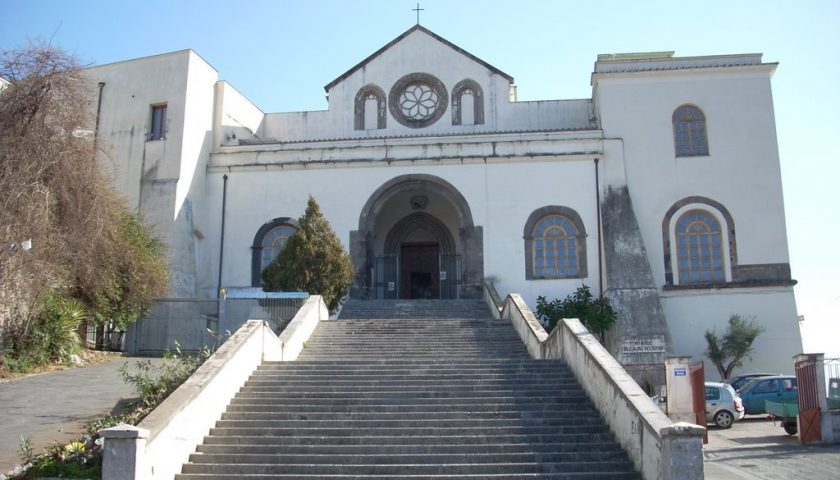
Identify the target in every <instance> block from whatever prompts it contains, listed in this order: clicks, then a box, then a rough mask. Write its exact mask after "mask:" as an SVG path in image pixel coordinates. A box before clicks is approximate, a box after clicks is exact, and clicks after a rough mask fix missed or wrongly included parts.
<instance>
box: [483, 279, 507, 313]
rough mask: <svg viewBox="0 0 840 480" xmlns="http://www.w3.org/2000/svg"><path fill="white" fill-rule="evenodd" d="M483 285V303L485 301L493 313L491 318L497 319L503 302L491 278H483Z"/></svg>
mask: <svg viewBox="0 0 840 480" xmlns="http://www.w3.org/2000/svg"><path fill="white" fill-rule="evenodd" d="M483 285H484V289H483V291H484V297H483V298H484V303H486V304H487V308H489V309H490V313H491V314H492V315H493V319H494V320H498V319H500V318H501V315H502V307H503V306H504V302H502V297H500V296H499V292H497V291H496V285H495V284H494V282H493V280H492V279H489V278H485V279H484V282H483Z"/></svg>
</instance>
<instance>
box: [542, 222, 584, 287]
mask: <svg viewBox="0 0 840 480" xmlns="http://www.w3.org/2000/svg"><path fill="white" fill-rule="evenodd" d="M532 236H533V242H534V247H533V259H534V264H533V265H534V277H536V278H568V277H577V276H578V229H577V227H575V224H574V222H572V221H571V220H569V219H568V218H566V217H564V216H562V215H546V216H545V217H542V218H541V219H540V220H539V221H538V222H537V224H536V225H535V226H534V230H533V234H532Z"/></svg>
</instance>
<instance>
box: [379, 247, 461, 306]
mask: <svg viewBox="0 0 840 480" xmlns="http://www.w3.org/2000/svg"><path fill="white" fill-rule="evenodd" d="M438 269H439V272H440V280H439V281H440V298H461V286H462V285H463V284H464V272H462V271H461V256H460V255H454V254H449V253H441V254H440V256H439V258H438ZM373 290H374V298H377V299H398V298H400V255H399V254H387V255H382V256H380V257H376V258H375V259H374V269H373Z"/></svg>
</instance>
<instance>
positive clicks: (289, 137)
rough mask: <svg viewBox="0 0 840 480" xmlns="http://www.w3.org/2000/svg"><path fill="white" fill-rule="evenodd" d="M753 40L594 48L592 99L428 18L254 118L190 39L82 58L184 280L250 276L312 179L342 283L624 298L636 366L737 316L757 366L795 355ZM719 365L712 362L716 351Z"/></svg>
mask: <svg viewBox="0 0 840 480" xmlns="http://www.w3.org/2000/svg"><path fill="white" fill-rule="evenodd" d="M775 68H776V64H773V63H763V62H762V59H761V55H760V54H744V55H720V56H707V57H676V56H674V55H673V53H672V52H657V53H649V54H615V55H599V56H598V59H597V61H596V62H595V66H594V71H593V72H592V73H591V80H590V81H591V85H592V96H591V98H586V99H574V100H547V101H527V102H525V101H518V100H517V99H516V90H515V86H514V81H513V77H512V76H510V75H508V74H507V73H505V72H503V71H501V70H499V69H497V68H496V67H494V66H492V65H490V64H488V63H486V62H485V61H483V60H481V59H479V58H476V57H475V56H473V55H472V54H470V53H468V52H466V51H465V50H463V49H461V48H460V47H458V46H456V45H454V44H452V43H451V42H449V41H447V40H445V39H444V38H442V37H440V36H438V35H437V34H435V33H433V32H431V31H429V30H428V29H426V28H424V27H422V26H419V25H418V26H415V27H412V28H411V29H409V30H408V31H406V32H405V33H403V34H402V35H400V36H399V37H397V38H396V39H394V40H393V41H392V42H390V43H389V44H387V45H385V46H384V47H383V48H381V49H380V50H378V51H376V52H374V53H373V54H372V55H370V56H369V57H368V58H366V59H364V60H363V61H361V62H360V63H359V64H358V65H356V66H355V67H353V68H351V69H350V70H349V71H347V72H346V73H344V74H343V75H341V76H339V77H338V78H336V79H335V80H333V81H332V82H330V83H328V84H327V85H326V87H325V90H326V92H327V94H328V102H329V107H328V109H327V110H322V111H308V112H293V113H265V112H263V111H262V110H260V109H259V107H258V106H256V105H254V104H253V103H251V102H250V101H249V100H248V99H247V98H246V97H245V96H244V95H242V94H241V93H240V92H238V91H237V90H235V89H234V88H233V87H232V86H231V85H229V84H228V83H226V82H224V81H221V80H219V74H218V72H216V71H215V69H213V67H212V66H210V65H209V64H208V63H207V62H205V61H204V60H203V59H201V57H199V56H198V55H197V54H196V53H195V52H193V51H190V50H187V51H180V52H173V53H169V54H164V55H159V56H154V57H146V58H140V59H135V60H129V61H125V62H119V63H115V64H109V65H103V66H98V67H93V68H90V69H88V74H89V76H90V78H91V95H92V98H94V99H95V102H94V107H95V108H96V109H97V112H98V113H97V142H99V143H98V144H99V145H100V148H101V150H102V154H101V155H102V159H101V160H102V164H103V165H104V166H105V168H107V169H109V170H110V173H111V175H112V176H113V178H114V182H115V184H116V186H117V187H118V188H119V190H120V191H122V192H123V193H124V194H125V196H126V197H127V199H128V201H129V204H130V205H131V206H133V207H134V208H136V209H137V210H138V211H140V212H141V214H142V215H143V216H144V217H145V218H146V219H147V221H149V222H150V223H151V224H153V225H154V226H155V229H156V231H157V233H158V234H159V235H160V236H161V237H162V238H163V239H164V240H165V241H166V242H167V243H168V245H169V248H170V260H171V264H172V279H171V296H173V297H198V298H215V297H216V295H217V292H218V290H219V289H220V288H230V287H246V286H251V287H256V286H259V285H260V278H259V273H260V271H261V269H262V268H264V267H265V266H266V265H267V263H268V262H270V261H271V260H272V258H273V257H274V256H276V254H277V252H278V251H279V249H280V248H282V245H283V244H284V242H285V239H286V238H288V236H289V235H290V234H291V233H292V232H293V231H294V229H295V226H296V218H298V217H299V216H300V215H301V214H302V213H303V210H304V208H305V206H306V201H307V198H308V197H309V196H310V195H311V196H312V197H314V198H315V199H316V200H317V201H318V203H319V204H320V206H321V209H322V211H323V213H324V214H325V216H326V217H327V219H328V220H329V221H330V223H331V224H332V226H333V229H334V230H335V231H336V233H337V234H338V236H339V238H340V239H341V240H342V242H343V243H344V245H345V247H346V248H347V250H348V251H349V252H350V254H351V256H352V259H353V263H354V265H355V267H356V270H357V277H356V281H355V283H354V285H353V287H352V289H351V292H350V295H351V296H352V297H355V298H361V299H385V298H395V299H402V298H435V299H437V298H440V299H446V298H470V297H477V296H480V295H481V294H482V284H483V282H484V281H485V280H490V281H492V282H493V284H494V285H495V287H496V289H497V290H498V292H499V293H500V294H501V295H503V296H504V295H505V294H507V293H519V294H521V295H522V296H523V297H524V299H525V300H526V301H527V303H528V304H529V305H530V306H531V308H532V309H535V307H536V299H537V297H538V296H545V297H547V298H548V299H553V298H562V297H565V296H566V295H568V294H570V293H572V292H574V291H575V289H577V288H578V287H580V286H581V285H587V286H589V287H590V289H591V290H592V292H593V293H594V294H598V293H601V292H603V293H604V294H605V295H607V296H608V297H609V298H610V300H611V301H612V304H613V306H614V307H615V308H616V310H617V311H618V312H619V317H620V318H619V322H618V324H617V325H616V327H615V328H614V329H613V332H612V333H611V335H610V337H609V340H608V347H609V349H610V350H611V352H612V353H613V354H614V355H615V356H616V357H617V358H618V359H619V361H621V362H622V363H625V364H631V363H647V362H652V361H659V360H661V358H662V357H663V356H664V355H668V354H678V355H684V356H693V357H695V358H697V359H701V358H703V352H704V350H705V339H704V337H703V334H704V332H705V331H706V330H709V329H715V330H717V331H718V332H719V333H722V332H723V331H724V330H725V328H726V323H727V320H728V318H729V317H730V315H732V314H739V315H742V316H745V317H755V318H756V320H757V321H758V322H759V323H760V324H761V325H762V326H763V327H764V332H763V333H762V334H761V335H760V336H759V338H758V340H757V342H756V351H755V354H754V355H753V358H752V361H751V362H750V363H748V364H747V366H746V367H745V368H746V369H749V368H750V367H752V368H753V369H757V370H761V371H780V372H789V371H791V370H792V367H791V357H792V356H793V355H794V354H797V353H800V351H801V348H802V346H801V339H800V334H799V328H798V324H797V313H796V306H795V301H794V294H793V285H794V283H795V282H794V281H793V280H792V279H791V275H790V266H789V260H788V249H787V240H786V230H785V217H784V207H783V202H782V186H781V173H780V166H779V154H778V149H777V142H776V132H775V121H774V112H773V103H772V95H771V85H770V79H771V76H772V74H773V72H774V70H775ZM707 372H708V373H707V376H710V377H711V376H714V373H713V372H714V369H713V368H708V369H707Z"/></svg>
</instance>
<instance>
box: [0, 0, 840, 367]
mask: <svg viewBox="0 0 840 480" xmlns="http://www.w3.org/2000/svg"><path fill="white" fill-rule="evenodd" d="M420 3H421V8H423V9H424V10H423V11H422V12H421V24H423V25H424V26H426V27H427V28H429V29H431V30H432V31H434V32H436V33H437V34H439V35H441V36H443V37H444V38H446V39H447V40H450V41H451V42H453V43H455V44H456V45H458V46H460V47H462V48H464V49H466V50H467V51H469V52H470V53H472V54H474V55H476V56H478V57H479V58H481V59H483V60H485V61H486V62H488V63H490V64H491V65H493V66H495V67H497V68H499V69H501V70H502V71H504V72H506V73H508V74H510V75H512V76H513V77H514V78H515V79H516V83H517V85H518V92H519V98H520V99H521V100H539V99H565V98H586V97H589V96H590V95H591V91H590V86H589V74H590V72H591V71H592V65H593V63H594V61H595V58H596V56H597V54H599V53H616V52H638V51H665V50H673V51H675V52H676V54H677V55H680V56H691V55H713V54H730V53H753V52H761V53H764V61H765V62H779V68H778V70H777V72H776V74H775V76H774V78H773V96H774V104H775V111H776V125H777V133H778V140H779V148H780V156H781V164H782V178H783V184H784V192H785V209H786V215H787V227H788V241H789V245H790V260H791V268H792V272H793V277H794V278H795V279H797V280H798V281H799V284H798V285H797V287H796V295H797V305H798V308H799V313H800V314H801V315H804V316H805V319H806V320H805V329H806V330H805V331H806V335H807V336H806V338H805V348H806V350H808V351H824V350H829V351H831V352H833V353H834V354H835V355H836V356H840V327H838V324H840V247H838V246H837V245H836V242H837V239H840V213H838V207H840V194H838V189H839V188H840V185H838V183H840V142H838V139H840V88H838V84H839V83H840V2H837V1H834V0H822V1H817V0H798V1H795V2H794V1H779V0H763V1H753V0H739V1H736V0H728V1H717V0H704V1H702V2H674V1H673V0H671V1H638V2H626V1H612V0H602V1H600V2H579V1H575V2H572V1H560V0H520V1H518V2H500V1H494V0H483V1H474V0H462V1H453V0H426V1H422V2H420ZM583 3H586V5H582V4H583ZM127 5H129V4H128V3H126V2H118V1H117V2H115V1H103V0H97V1H93V0H75V1H59V0H0V48H3V49H8V48H15V47H19V46H22V45H23V44H24V43H25V42H26V41H27V39H38V38H40V39H44V40H51V42H52V43H53V44H54V45H58V46H61V47H63V48H65V49H67V50H69V51H71V52H73V53H75V54H76V55H77V56H78V57H79V58H80V59H82V61H83V62H85V63H89V64H94V63H95V64H103V63H110V62H114V61H119V60H126V59H131V58H136V57H140V56H145V55H153V54H158V53H164V52H169V51H174V50H181V49H185V48H192V49H193V50H195V51H197V52H198V53H199V54H200V55H201V56H202V57H203V58H204V59H205V60H207V61H208V62H209V63H210V64H212V65H213V66H214V67H216V69H217V70H218V71H219V74H220V77H221V78H222V79H224V80H227V81H228V82H230V83H231V84H232V85H233V86H234V87H236V88H237V89H238V90H239V91H240V92H242V93H243V94H244V95H245V96H247V97H248V98H249V99H251V100H252V101H253V102H254V103H255V104H256V105H257V106H259V107H260V108H262V109H263V110H264V111H266V112H280V111H298V110H320V109H324V108H326V100H325V98H324V90H323V86H324V85H326V84H327V83H329V82H330V81H331V80H333V79H334V78H336V77H337V76H339V75H341V74H342V73H344V72H345V71H346V70H347V69H349V68H350V67H352V66H353V65H355V64H356V63H358V62H359V61H361V60H362V59H364V58H365V57H366V56H368V55H369V54H371V53H373V52H374V51H375V50H377V49H379V48H380V47H382V46H383V45H385V44H386V43H387V42H389V41H390V40H392V39H393V38H394V37H396V36H398V35H399V34H401V33H402V32H404V31H405V30H406V29H408V28H409V27H411V26H412V25H413V24H414V23H415V13H414V12H413V11H411V9H413V8H414V7H415V5H416V1H406V0H284V1H279V0H278V1H268V0H261V1H249V0H241V1H239V2H230V1H225V2H222V1H217V0H202V1H198V0H182V1H160V0H145V1H143V2H132V3H131V4H130V5H131V6H127Z"/></svg>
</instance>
